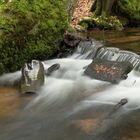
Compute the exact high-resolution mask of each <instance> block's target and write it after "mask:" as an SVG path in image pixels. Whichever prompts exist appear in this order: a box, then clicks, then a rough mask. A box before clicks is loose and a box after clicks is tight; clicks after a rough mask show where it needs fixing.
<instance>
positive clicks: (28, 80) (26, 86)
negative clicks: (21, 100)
mask: <svg viewBox="0 0 140 140" xmlns="http://www.w3.org/2000/svg"><path fill="white" fill-rule="evenodd" d="M44 82H45V75H44V66H43V64H42V63H41V62H40V61H32V63H31V64H27V63H25V64H24V66H23V67H22V78H21V85H20V89H21V93H22V94H25V93H36V92H37V90H38V89H39V88H40V87H41V86H42V85H43V84H44Z"/></svg>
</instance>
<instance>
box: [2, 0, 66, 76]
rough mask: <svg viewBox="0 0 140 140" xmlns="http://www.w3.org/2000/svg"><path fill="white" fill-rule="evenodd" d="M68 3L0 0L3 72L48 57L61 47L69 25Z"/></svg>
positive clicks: (35, 0)
mask: <svg viewBox="0 0 140 140" xmlns="http://www.w3.org/2000/svg"><path fill="white" fill-rule="evenodd" d="M66 6H67V0H57V1H53V0H13V2H10V3H7V4H6V3H0V52H1V53H0V60H1V61H0V74H2V73H3V72H10V71H15V70H17V69H19V68H20V67H21V66H22V65H23V64H24V63H25V62H27V61H30V60H32V59H39V60H42V59H47V58H48V57H49V56H51V55H52V54H53V53H54V52H55V51H56V50H57V48H58V44H59V43H60V41H61V40H62V34H63V31H64V30H65V29H66V28H67V27H68V15H67V7H66ZM60 9H61V10H60Z"/></svg>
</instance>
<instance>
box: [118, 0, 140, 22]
mask: <svg viewBox="0 0 140 140" xmlns="http://www.w3.org/2000/svg"><path fill="white" fill-rule="evenodd" d="M118 6H119V10H120V11H121V13H122V14H123V15H124V16H126V17H127V18H128V19H130V20H131V21H137V22H138V21H139V23H140V1H139V0H119V1H118Z"/></svg>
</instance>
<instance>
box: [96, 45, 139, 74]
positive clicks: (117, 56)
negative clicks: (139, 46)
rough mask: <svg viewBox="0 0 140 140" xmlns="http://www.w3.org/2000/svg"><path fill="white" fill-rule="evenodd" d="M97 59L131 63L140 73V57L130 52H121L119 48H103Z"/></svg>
mask: <svg viewBox="0 0 140 140" xmlns="http://www.w3.org/2000/svg"><path fill="white" fill-rule="evenodd" d="M96 56H97V58H101V59H105V60H111V61H117V62H130V63H131V64H132V65H133V67H134V70H136V71H140V56H139V55H137V54H136V53H133V52H130V51H124V50H120V49H119V48H113V47H110V48H108V47H107V48H101V49H100V50H99V51H98V52H97V54H96Z"/></svg>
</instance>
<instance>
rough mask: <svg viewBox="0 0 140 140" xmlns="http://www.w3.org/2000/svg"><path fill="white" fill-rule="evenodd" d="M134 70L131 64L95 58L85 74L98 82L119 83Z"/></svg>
mask: <svg viewBox="0 0 140 140" xmlns="http://www.w3.org/2000/svg"><path fill="white" fill-rule="evenodd" d="M132 69H133V66H132V64H130V63H129V62H116V61H109V60H102V59H97V58H95V59H94V60H93V61H92V63H91V64H90V65H89V66H88V67H87V69H86V70H85V71H84V74H85V75H87V76H89V77H91V78H94V79H98V80H103V81H108V82H111V83H118V82H119V81H120V80H123V79H126V78H127V74H128V73H129V72H130V71H131V70H132Z"/></svg>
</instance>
